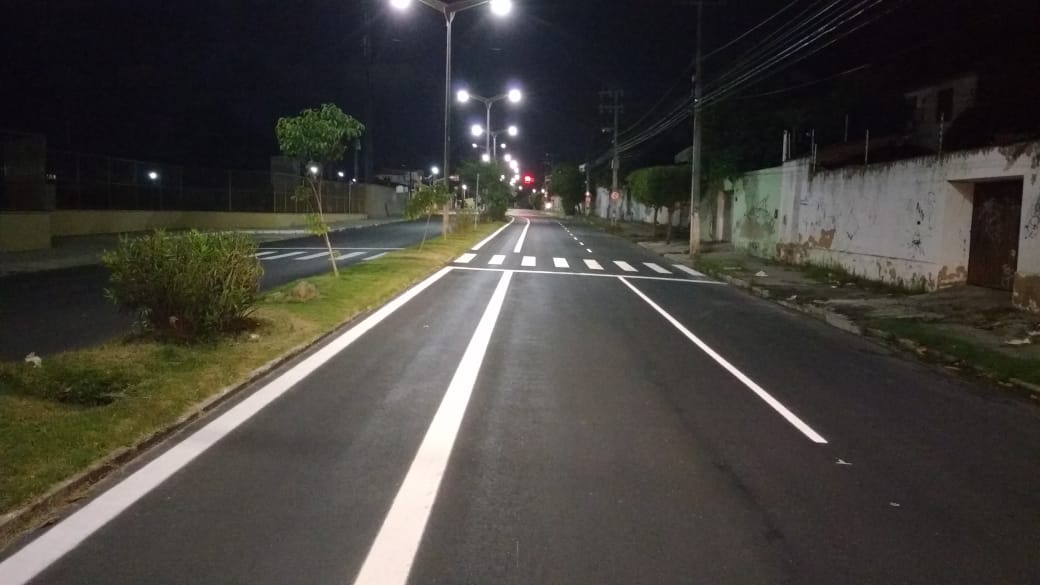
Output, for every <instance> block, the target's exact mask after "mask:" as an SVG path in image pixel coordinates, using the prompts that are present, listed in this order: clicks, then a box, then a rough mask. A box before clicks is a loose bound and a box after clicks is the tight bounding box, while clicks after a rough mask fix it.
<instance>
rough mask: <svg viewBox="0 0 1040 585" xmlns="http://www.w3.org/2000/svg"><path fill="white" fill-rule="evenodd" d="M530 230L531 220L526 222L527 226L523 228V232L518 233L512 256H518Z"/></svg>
mask: <svg viewBox="0 0 1040 585" xmlns="http://www.w3.org/2000/svg"><path fill="white" fill-rule="evenodd" d="M530 228H531V220H527V225H525V226H524V231H522V232H520V239H519V240H517V241H516V246H515V247H514V248H513V253H514V254H519V253H520V251H521V250H523V249H524V240H526V239H527V230H528V229H530Z"/></svg>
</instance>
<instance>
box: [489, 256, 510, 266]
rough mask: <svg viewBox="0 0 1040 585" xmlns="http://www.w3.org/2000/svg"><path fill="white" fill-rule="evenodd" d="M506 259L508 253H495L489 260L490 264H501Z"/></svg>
mask: <svg viewBox="0 0 1040 585" xmlns="http://www.w3.org/2000/svg"><path fill="white" fill-rule="evenodd" d="M505 261H506V255H505V254H495V255H494V256H492V257H491V260H488V265H489V266H501V265H502V263H503V262H505Z"/></svg>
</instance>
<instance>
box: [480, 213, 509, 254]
mask: <svg viewBox="0 0 1040 585" xmlns="http://www.w3.org/2000/svg"><path fill="white" fill-rule="evenodd" d="M514 221H516V218H515V217H513V218H510V220H509V223H507V224H506V225H504V226H502V227H500V228H498V229H497V230H495V233H493V234H491V235H490V236H488V237H486V238H484V239H483V240H480V241H479V242H477V245H476V246H473V247H472V248H470V250H479V249H481V248H483V247H484V245H485V244H487V243H488V242H490V241H491V240H493V239H495V237H496V236H498V234H500V233H502V232H503V231H505V229H506V228H507V227H509V226H511V225H513V222H514Z"/></svg>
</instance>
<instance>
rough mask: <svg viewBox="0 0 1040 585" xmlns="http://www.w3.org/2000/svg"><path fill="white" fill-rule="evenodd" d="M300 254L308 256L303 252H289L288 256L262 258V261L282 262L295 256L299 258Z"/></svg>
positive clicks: (279, 255)
mask: <svg viewBox="0 0 1040 585" xmlns="http://www.w3.org/2000/svg"><path fill="white" fill-rule="evenodd" d="M325 253H326V254H328V252H325ZM300 254H306V252H302V251H296V252H289V253H287V254H278V255H277V256H267V257H264V258H261V260H281V259H282V258H292V257H293V256H299V255H300Z"/></svg>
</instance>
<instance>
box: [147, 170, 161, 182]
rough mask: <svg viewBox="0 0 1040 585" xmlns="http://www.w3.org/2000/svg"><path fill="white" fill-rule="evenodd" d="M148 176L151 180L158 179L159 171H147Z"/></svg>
mask: <svg viewBox="0 0 1040 585" xmlns="http://www.w3.org/2000/svg"><path fill="white" fill-rule="evenodd" d="M148 178H149V179H150V180H152V181H158V180H159V173H158V172H156V171H148Z"/></svg>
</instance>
